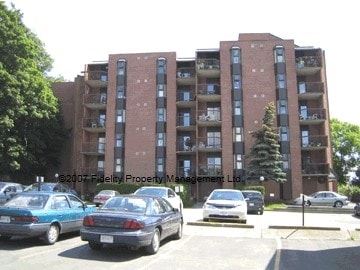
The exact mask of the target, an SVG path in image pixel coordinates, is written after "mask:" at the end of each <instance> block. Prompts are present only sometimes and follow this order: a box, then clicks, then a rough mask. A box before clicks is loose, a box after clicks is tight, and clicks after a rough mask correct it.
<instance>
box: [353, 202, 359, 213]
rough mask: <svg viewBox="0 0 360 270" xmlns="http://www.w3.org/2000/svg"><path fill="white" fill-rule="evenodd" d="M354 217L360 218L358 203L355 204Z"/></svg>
mask: <svg viewBox="0 0 360 270" xmlns="http://www.w3.org/2000/svg"><path fill="white" fill-rule="evenodd" d="M354 210H355V216H360V203H357V204H356V205H355V207H354Z"/></svg>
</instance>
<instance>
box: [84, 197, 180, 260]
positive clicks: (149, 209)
mask: <svg viewBox="0 0 360 270" xmlns="http://www.w3.org/2000/svg"><path fill="white" fill-rule="evenodd" d="M182 229H183V217H182V214H181V213H180V211H179V210H178V209H176V208H173V207H172V206H171V204H170V203H169V202H168V201H167V200H165V199H163V198H161V197H156V196H148V195H134V194H131V195H120V196H116V197H113V198H111V199H109V200H108V201H107V202H106V203H105V204H104V206H103V207H101V208H100V209H99V210H98V211H96V212H95V213H91V214H89V215H88V216H86V217H85V218H84V222H83V228H82V229H81V230H80V236H81V239H82V240H83V241H88V242H89V246H90V248H91V249H94V250H96V249H100V248H102V246H103V245H104V244H110V245H119V246H126V247H128V248H130V249H133V250H136V249H138V248H140V247H145V249H146V251H147V253H149V254H155V253H157V252H158V250H159V247H160V241H161V240H163V239H165V238H168V237H173V238H174V239H180V238H181V237H182Z"/></svg>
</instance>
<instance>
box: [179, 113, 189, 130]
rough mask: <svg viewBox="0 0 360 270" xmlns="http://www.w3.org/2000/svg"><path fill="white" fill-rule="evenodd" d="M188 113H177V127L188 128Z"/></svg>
mask: <svg viewBox="0 0 360 270" xmlns="http://www.w3.org/2000/svg"><path fill="white" fill-rule="evenodd" d="M190 124H191V121H190V112H179V126H186V127H188V126H190Z"/></svg>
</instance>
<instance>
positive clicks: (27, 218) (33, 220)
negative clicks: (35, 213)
mask: <svg viewBox="0 0 360 270" xmlns="http://www.w3.org/2000/svg"><path fill="white" fill-rule="evenodd" d="M11 219H12V220H13V221H16V222H30V223H36V222H38V221H39V218H38V217H32V216H23V217H11Z"/></svg>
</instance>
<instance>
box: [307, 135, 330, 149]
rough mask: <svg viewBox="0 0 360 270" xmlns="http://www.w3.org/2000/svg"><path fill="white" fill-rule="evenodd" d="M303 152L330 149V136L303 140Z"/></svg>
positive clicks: (317, 136)
mask: <svg viewBox="0 0 360 270" xmlns="http://www.w3.org/2000/svg"><path fill="white" fill-rule="evenodd" d="M301 141H302V143H301V150H304V151H312V150H323V149H326V148H327V147H328V136H325V135H315V136H309V137H302V138H301Z"/></svg>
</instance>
